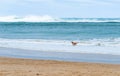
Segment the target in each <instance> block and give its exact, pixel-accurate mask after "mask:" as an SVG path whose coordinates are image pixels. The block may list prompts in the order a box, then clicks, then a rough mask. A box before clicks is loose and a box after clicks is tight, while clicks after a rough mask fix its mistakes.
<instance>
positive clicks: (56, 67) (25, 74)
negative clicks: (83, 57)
mask: <svg viewBox="0 0 120 76" xmlns="http://www.w3.org/2000/svg"><path fill="white" fill-rule="evenodd" d="M0 76H120V65H118V64H98V63H83V62H64V61H52V60H32V59H18V58H17V59H16V58H4V57H0Z"/></svg>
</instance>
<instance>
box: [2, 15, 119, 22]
mask: <svg viewBox="0 0 120 76" xmlns="http://www.w3.org/2000/svg"><path fill="white" fill-rule="evenodd" d="M0 22H120V18H55V17H51V16H48V15H45V16H35V15H29V16H24V17H20V16H1V17H0Z"/></svg>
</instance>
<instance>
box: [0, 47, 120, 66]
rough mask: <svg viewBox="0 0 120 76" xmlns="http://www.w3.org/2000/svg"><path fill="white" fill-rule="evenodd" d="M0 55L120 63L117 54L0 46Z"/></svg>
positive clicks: (119, 57)
mask: <svg viewBox="0 0 120 76" xmlns="http://www.w3.org/2000/svg"><path fill="white" fill-rule="evenodd" d="M0 56H2V57H12V58H25V59H36V60H58V61H70V62H90V63H107V64H120V56H119V55H107V54H87V53H70V52H48V51H35V50H23V49H15V48H2V47H0Z"/></svg>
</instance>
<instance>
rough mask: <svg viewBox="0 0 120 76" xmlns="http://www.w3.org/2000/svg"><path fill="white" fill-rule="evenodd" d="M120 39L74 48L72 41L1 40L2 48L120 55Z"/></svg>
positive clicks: (89, 42)
mask: <svg viewBox="0 0 120 76" xmlns="http://www.w3.org/2000/svg"><path fill="white" fill-rule="evenodd" d="M119 46H120V39H119V38H118V39H113V40H101V39H100V40H99V39H93V40H88V41H79V43H78V45H77V46H73V45H72V44H71V41H65V40H41V39H0V47H6V48H18V49H26V50H36V51H51V52H53V51H54V52H72V53H95V54H111V55H120V47H119Z"/></svg>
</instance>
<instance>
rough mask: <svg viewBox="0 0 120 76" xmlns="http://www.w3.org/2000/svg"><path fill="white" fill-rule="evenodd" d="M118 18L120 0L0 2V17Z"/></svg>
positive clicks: (119, 16) (24, 0)
mask: <svg viewBox="0 0 120 76" xmlns="http://www.w3.org/2000/svg"><path fill="white" fill-rule="evenodd" d="M8 15H16V16H26V15H39V16H43V15H49V16H53V17H79V18H120V0H0V16H8Z"/></svg>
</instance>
